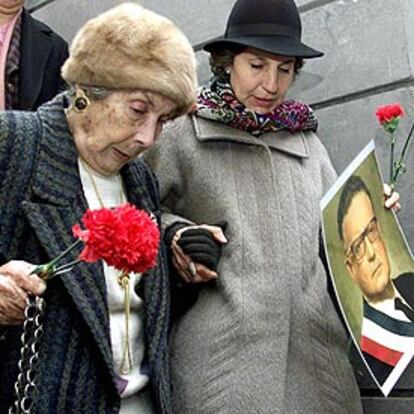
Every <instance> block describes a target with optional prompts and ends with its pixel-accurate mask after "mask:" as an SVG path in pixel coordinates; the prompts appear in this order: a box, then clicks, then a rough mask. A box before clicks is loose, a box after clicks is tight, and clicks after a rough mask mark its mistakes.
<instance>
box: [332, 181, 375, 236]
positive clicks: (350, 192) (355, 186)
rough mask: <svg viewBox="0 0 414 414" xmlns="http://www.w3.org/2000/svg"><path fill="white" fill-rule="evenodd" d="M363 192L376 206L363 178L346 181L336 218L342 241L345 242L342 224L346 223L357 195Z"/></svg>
mask: <svg viewBox="0 0 414 414" xmlns="http://www.w3.org/2000/svg"><path fill="white" fill-rule="evenodd" d="M361 192H362V193H365V194H366V195H367V196H368V198H369V200H370V201H371V204H372V205H373V206H374V204H373V202H372V197H371V194H370V192H369V190H368V188H367V186H366V185H365V183H364V182H363V181H362V179H361V177H359V176H357V175H352V176H351V177H350V178H349V179H348V180H347V181H346V183H345V186H344V188H343V189H342V193H341V198H340V199H339V205H338V212H337V216H336V222H337V225H338V233H339V237H340V238H341V240H342V241H344V234H343V231H342V223H343V221H344V218H345V216H346V213H347V212H348V210H349V206H350V205H351V202H352V200H353V199H354V197H355V195H356V194H358V193H361Z"/></svg>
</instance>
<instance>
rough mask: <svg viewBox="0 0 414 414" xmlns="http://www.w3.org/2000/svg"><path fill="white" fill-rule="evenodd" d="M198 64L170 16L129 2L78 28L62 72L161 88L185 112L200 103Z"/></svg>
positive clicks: (116, 84)
mask: <svg viewBox="0 0 414 414" xmlns="http://www.w3.org/2000/svg"><path fill="white" fill-rule="evenodd" d="M195 66H196V65H195V56H194V53H193V49H192V47H191V45H190V43H189V41H188V40H187V38H186V37H185V36H184V34H183V33H182V32H181V31H180V30H179V29H178V28H177V27H176V26H175V25H174V24H173V23H172V22H171V21H170V20H168V19H167V18H165V17H163V16H160V15H158V14H156V13H154V12H152V11H150V10H146V9H144V8H143V7H141V6H139V5H137V4H134V3H124V4H121V5H119V6H117V7H114V8H112V9H110V10H108V11H106V12H104V13H102V14H101V15H99V16H97V17H96V18H94V19H91V20H89V21H88V22H87V23H86V24H85V25H84V26H83V27H82V28H81V29H80V30H79V32H78V33H77V35H76V36H75V38H74V40H73V42H72V45H71V47H70V57H69V59H68V60H67V61H66V62H65V64H64V66H63V68H62V75H63V78H64V79H65V80H66V81H68V82H69V83H72V84H80V85H86V86H102V87H106V88H108V89H141V90H148V91H152V92H156V93H160V94H161V95H164V96H167V97H169V98H171V99H172V100H174V101H175V102H176V103H177V104H178V112H179V114H183V113H185V112H187V111H188V110H189V109H190V108H191V107H192V106H193V105H194V103H195V89H196V86H197V80H196V70H195Z"/></svg>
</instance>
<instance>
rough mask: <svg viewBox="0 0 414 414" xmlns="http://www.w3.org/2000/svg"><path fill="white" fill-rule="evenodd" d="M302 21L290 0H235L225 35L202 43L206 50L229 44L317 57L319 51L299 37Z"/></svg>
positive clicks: (320, 53)
mask: <svg viewBox="0 0 414 414" xmlns="http://www.w3.org/2000/svg"><path fill="white" fill-rule="evenodd" d="M301 36H302V24H301V21H300V17H299V11H298V9H297V7H296V4H295V2H294V1H293V0H237V1H236V3H235V5H234V6H233V9H232V11H231V13H230V16H229V19H228V21H227V27H226V32H225V34H224V36H221V37H217V38H214V39H211V40H209V41H207V42H205V43H204V44H202V45H201V47H202V48H203V49H204V50H206V51H207V52H211V51H212V50H214V49H217V48H220V47H226V46H230V45H232V44H236V45H242V46H247V47H252V48H256V49H261V50H264V51H266V52H270V53H274V54H277V55H281V56H295V57H301V58H316V57H320V56H323V53H322V52H319V51H318V50H315V49H312V48H311V47H309V46H306V45H305V44H304V43H302V41H301Z"/></svg>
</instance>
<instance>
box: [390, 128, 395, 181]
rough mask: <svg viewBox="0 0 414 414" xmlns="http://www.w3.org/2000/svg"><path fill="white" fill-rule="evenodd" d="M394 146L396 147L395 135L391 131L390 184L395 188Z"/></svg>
mask: <svg viewBox="0 0 414 414" xmlns="http://www.w3.org/2000/svg"><path fill="white" fill-rule="evenodd" d="M394 147H395V137H394V134H393V133H391V157H390V185H391V188H394Z"/></svg>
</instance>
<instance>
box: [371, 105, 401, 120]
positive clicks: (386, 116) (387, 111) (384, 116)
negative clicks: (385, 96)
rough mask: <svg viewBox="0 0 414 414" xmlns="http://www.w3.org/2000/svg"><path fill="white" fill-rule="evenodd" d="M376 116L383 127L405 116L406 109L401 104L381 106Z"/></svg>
mask: <svg viewBox="0 0 414 414" xmlns="http://www.w3.org/2000/svg"><path fill="white" fill-rule="evenodd" d="M375 115H376V116H377V118H378V121H379V123H380V124H381V125H384V124H386V123H389V122H392V121H393V120H394V119H396V118H401V117H403V116H405V111H404V108H403V107H402V106H401V105H400V104H399V103H394V104H389V105H383V106H379V107H378V108H377V111H376V112H375Z"/></svg>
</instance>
